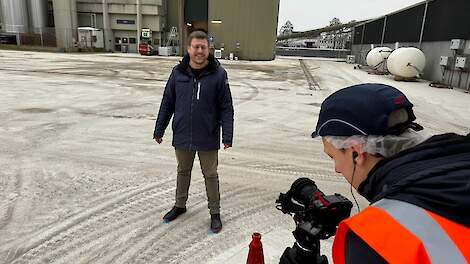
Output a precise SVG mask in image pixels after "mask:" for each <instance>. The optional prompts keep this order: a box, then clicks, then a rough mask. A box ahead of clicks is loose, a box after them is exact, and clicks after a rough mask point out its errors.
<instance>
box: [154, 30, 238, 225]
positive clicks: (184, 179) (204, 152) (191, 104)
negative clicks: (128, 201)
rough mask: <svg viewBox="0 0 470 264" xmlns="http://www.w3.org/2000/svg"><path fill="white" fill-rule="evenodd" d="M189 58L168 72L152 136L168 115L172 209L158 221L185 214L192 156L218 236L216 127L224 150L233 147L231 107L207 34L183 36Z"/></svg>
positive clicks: (159, 137) (159, 132) (158, 138)
mask: <svg viewBox="0 0 470 264" xmlns="http://www.w3.org/2000/svg"><path fill="white" fill-rule="evenodd" d="M187 51H188V54H187V55H185V56H184V57H183V60H182V61H181V62H180V64H179V65H177V66H176V67H174V68H173V71H172V73H171V75H170V78H169V80H168V82H167V84H166V87H165V91H164V93H163V98H162V102H161V104H160V111H159V113H158V118H157V122H156V124H155V131H154V134H153V138H154V139H155V141H156V142H157V143H158V144H160V143H161V142H162V138H163V134H164V132H165V129H166V127H167V126H168V124H169V122H170V119H171V117H172V116H173V123H172V129H173V146H174V147H175V153H176V160H177V162H178V168H177V184H176V202H175V206H174V207H173V208H172V209H171V210H170V211H169V212H168V213H167V214H166V215H165V216H164V217H163V220H164V221H166V222H170V221H173V220H174V219H176V218H177V217H178V216H179V215H181V214H183V213H185V212H186V201H187V199H188V190H189V185H190V181H191V170H192V167H193V162H194V157H195V154H196V152H197V154H198V157H199V161H200V164H201V169H202V173H203V175H204V180H205V184H206V193H207V200H208V208H209V211H210V215H211V231H212V232H214V233H218V232H220V230H221V229H222V221H221V219H220V193H219V178H218V173H217V165H218V150H219V148H220V134H221V133H220V128H221V127H222V143H223V144H224V149H227V148H230V147H231V146H232V138H233V105H232V96H231V93H230V87H229V83H228V78H227V72H226V71H225V70H224V68H222V66H221V65H220V63H219V62H218V61H217V60H216V59H215V58H214V56H213V55H211V54H210V53H209V40H208V36H207V34H206V33H205V32H203V31H194V32H192V33H191V34H190V35H189V36H188V47H187Z"/></svg>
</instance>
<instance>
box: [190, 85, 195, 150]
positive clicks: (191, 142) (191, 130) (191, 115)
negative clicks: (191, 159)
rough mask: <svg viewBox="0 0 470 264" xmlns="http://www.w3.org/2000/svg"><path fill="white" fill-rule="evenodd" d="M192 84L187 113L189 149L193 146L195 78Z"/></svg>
mask: <svg viewBox="0 0 470 264" xmlns="http://www.w3.org/2000/svg"><path fill="white" fill-rule="evenodd" d="M193 82H194V85H193V89H192V95H191V111H190V114H189V120H190V122H189V138H190V141H189V149H190V150H191V149H192V148H193V107H194V90H195V89H196V82H197V80H196V78H194V79H193Z"/></svg>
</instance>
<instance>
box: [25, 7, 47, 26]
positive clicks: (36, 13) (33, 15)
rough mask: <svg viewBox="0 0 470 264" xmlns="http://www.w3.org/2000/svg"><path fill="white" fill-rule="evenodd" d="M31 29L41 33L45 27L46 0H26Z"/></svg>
mask: <svg viewBox="0 0 470 264" xmlns="http://www.w3.org/2000/svg"><path fill="white" fill-rule="evenodd" d="M28 4H29V6H28V8H29V14H30V16H29V17H30V19H31V20H30V21H31V27H32V28H31V30H32V31H33V32H34V33H41V32H42V31H43V30H44V28H45V27H47V0H28Z"/></svg>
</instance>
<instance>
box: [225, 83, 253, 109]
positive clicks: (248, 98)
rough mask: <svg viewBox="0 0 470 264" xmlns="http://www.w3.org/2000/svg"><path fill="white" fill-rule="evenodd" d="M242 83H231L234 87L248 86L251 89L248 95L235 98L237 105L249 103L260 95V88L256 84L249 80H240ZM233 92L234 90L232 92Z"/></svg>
mask: <svg viewBox="0 0 470 264" xmlns="http://www.w3.org/2000/svg"><path fill="white" fill-rule="evenodd" d="M240 83H241V84H242V85H237V84H233V85H230V86H233V87H244V88H245V87H248V89H249V90H250V91H251V92H250V94H248V96H245V97H240V98H235V97H234V98H233V99H234V105H235V106H238V105H241V104H244V103H248V102H249V101H252V100H253V99H254V98H256V97H257V96H258V95H259V89H258V87H256V86H255V85H252V84H250V83H248V82H240ZM232 93H233V92H232Z"/></svg>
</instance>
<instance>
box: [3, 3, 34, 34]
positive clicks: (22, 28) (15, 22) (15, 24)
mask: <svg viewBox="0 0 470 264" xmlns="http://www.w3.org/2000/svg"><path fill="white" fill-rule="evenodd" d="M0 4H1V5H2V8H1V10H2V13H3V16H2V17H3V28H4V30H5V32H10V33H27V32H28V6H27V4H26V0H0Z"/></svg>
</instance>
